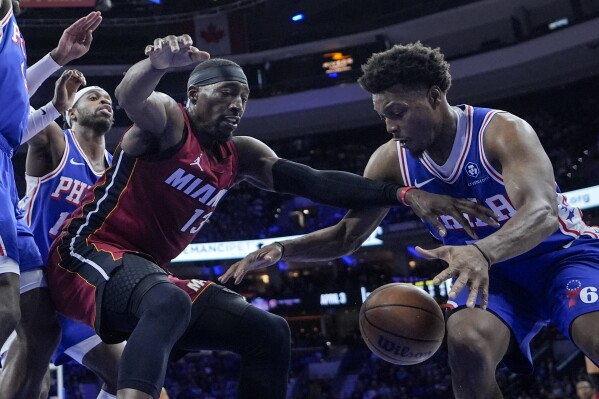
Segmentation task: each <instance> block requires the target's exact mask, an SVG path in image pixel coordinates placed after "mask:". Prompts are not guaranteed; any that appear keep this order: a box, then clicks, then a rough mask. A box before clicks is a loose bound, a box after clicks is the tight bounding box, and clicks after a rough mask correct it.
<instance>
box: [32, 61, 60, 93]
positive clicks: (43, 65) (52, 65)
mask: <svg viewBox="0 0 599 399" xmlns="http://www.w3.org/2000/svg"><path fill="white" fill-rule="evenodd" d="M60 68H62V66H60V65H59V64H57V63H56V61H54V59H53V58H52V56H51V55H50V53H48V54H46V55H45V56H44V58H42V59H41V60H39V61H38V62H36V63H35V64H33V65H32V66H30V67H29V68H27V87H28V88H29V97H31V96H33V94H34V93H35V92H36V91H37V89H39V88H40V86H41V85H42V83H44V82H45V81H46V79H48V78H49V77H50V76H51V75H52V74H53V73H54V72H56V71H58V70H59V69H60Z"/></svg>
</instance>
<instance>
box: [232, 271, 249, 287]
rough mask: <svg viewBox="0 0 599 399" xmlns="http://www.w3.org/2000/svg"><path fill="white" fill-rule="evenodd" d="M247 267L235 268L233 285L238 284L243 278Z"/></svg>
mask: <svg viewBox="0 0 599 399" xmlns="http://www.w3.org/2000/svg"><path fill="white" fill-rule="evenodd" d="M247 272H248V271H247V269H246V268H245V267H240V268H238V269H237V271H236V272H235V275H234V276H235V285H239V284H240V283H241V282H242V281H243V278H244V277H245V275H246V274H247Z"/></svg>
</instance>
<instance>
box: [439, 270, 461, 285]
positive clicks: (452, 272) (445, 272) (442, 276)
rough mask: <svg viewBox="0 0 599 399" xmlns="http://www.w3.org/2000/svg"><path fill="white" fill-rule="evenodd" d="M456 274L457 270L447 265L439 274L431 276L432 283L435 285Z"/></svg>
mask: <svg viewBox="0 0 599 399" xmlns="http://www.w3.org/2000/svg"><path fill="white" fill-rule="evenodd" d="M456 274H457V272H456V271H455V270H454V269H452V268H450V267H448V268H446V269H445V270H442V271H441V272H440V273H439V274H437V275H436V276H435V277H434V278H433V284H435V285H439V284H441V283H442V282H443V281H445V280H449V279H450V278H452V277H453V276H455V275H456Z"/></svg>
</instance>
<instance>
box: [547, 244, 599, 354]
mask: <svg viewBox="0 0 599 399" xmlns="http://www.w3.org/2000/svg"><path fill="white" fill-rule="evenodd" d="M561 253H563V254H564V258H563V259H562V260H561V261H560V262H559V263H558V264H557V266H558V267H557V271H556V273H555V275H554V276H553V279H552V282H551V286H550V290H549V294H548V297H547V303H548V304H549V306H551V307H550V310H551V311H552V321H553V322H554V324H555V325H556V326H557V327H558V328H559V329H560V331H561V332H562V334H564V335H565V336H568V337H570V339H572V341H573V342H574V344H575V345H576V346H577V347H578V348H579V349H580V350H582V352H583V353H584V354H585V355H586V356H587V357H588V358H589V359H591V360H592V361H593V362H594V363H595V364H596V365H599V334H597V331H599V240H597V239H589V238H579V239H578V240H576V241H575V242H574V243H573V244H572V245H571V246H570V247H569V248H566V249H563V250H562V251H561Z"/></svg>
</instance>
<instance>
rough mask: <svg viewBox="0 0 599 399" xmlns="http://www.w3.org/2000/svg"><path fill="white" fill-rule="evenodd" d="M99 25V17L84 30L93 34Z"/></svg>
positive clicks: (100, 18)
mask: <svg viewBox="0 0 599 399" xmlns="http://www.w3.org/2000/svg"><path fill="white" fill-rule="evenodd" d="M101 23H102V16H99V17H98V18H95V19H93V20H92V23H91V24H90V25H89V26H88V28H87V29H86V30H88V31H92V32H93V31H95V30H96V29H97V28H98V26H100V24H101Z"/></svg>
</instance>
